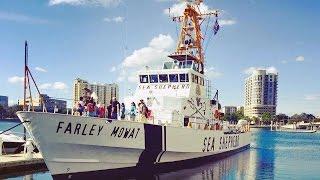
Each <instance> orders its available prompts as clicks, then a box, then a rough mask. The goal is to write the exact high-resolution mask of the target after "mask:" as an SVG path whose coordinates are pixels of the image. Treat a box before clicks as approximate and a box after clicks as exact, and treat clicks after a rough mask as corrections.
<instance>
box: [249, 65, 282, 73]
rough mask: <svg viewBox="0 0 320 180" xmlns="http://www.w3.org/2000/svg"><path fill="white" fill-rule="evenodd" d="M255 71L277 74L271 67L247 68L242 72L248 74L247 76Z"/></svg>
mask: <svg viewBox="0 0 320 180" xmlns="http://www.w3.org/2000/svg"><path fill="white" fill-rule="evenodd" d="M257 70H266V71H267V73H274V74H278V70H277V69H276V68H275V67H273V66H270V67H266V68H265V67H249V68H247V69H245V70H244V73H245V74H248V75H251V74H252V73H254V72H255V71H257Z"/></svg>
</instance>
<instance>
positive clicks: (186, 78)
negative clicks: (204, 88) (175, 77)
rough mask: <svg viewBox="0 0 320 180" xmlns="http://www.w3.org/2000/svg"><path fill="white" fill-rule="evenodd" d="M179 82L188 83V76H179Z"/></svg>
mask: <svg viewBox="0 0 320 180" xmlns="http://www.w3.org/2000/svg"><path fill="white" fill-rule="evenodd" d="M179 77H180V82H189V76H188V74H179Z"/></svg>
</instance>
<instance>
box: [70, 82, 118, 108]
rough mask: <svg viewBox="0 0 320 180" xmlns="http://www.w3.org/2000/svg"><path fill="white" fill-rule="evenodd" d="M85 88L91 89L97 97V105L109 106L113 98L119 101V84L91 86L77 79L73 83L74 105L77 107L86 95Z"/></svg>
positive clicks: (96, 84) (94, 84) (95, 84)
mask: <svg viewBox="0 0 320 180" xmlns="http://www.w3.org/2000/svg"><path fill="white" fill-rule="evenodd" d="M85 88H88V89H90V90H91V91H92V92H93V93H95V94H96V95H97V103H98V104H105V105H108V104H109V103H110V100H111V99H112V98H113V97H116V98H117V99H119V86H118V84H115V83H112V84H98V83H93V84H90V83H89V82H88V81H86V80H83V79H80V78H77V79H75V80H74V83H73V105H75V104H76V103H77V102H78V101H79V99H80V97H82V96H84V95H85V92H86V91H85Z"/></svg>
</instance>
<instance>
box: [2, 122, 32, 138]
mask: <svg viewBox="0 0 320 180" xmlns="http://www.w3.org/2000/svg"><path fill="white" fill-rule="evenodd" d="M26 122H30V121H23V122H21V123H19V124H17V125H15V126H13V127H11V128H9V129H7V130H5V131H2V132H0V135H1V134H4V133H6V132H8V131H10V130H11V129H14V128H16V127H18V126H20V125H21V124H23V123H26Z"/></svg>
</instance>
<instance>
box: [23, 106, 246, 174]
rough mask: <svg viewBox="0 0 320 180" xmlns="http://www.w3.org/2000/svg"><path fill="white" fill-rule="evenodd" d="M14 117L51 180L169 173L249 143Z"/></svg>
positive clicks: (217, 134)
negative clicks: (29, 136)
mask: <svg viewBox="0 0 320 180" xmlns="http://www.w3.org/2000/svg"><path fill="white" fill-rule="evenodd" d="M18 116H19V118H20V119H21V121H30V122H29V123H24V125H25V127H26V129H27V131H28V132H29V133H30V135H31V137H32V138H33V139H34V141H35V142H36V144H37V147H38V148H39V150H40V152H41V153H42V155H43V157H44V160H45V163H46V165H47V167H48V169H49V170H50V172H51V174H52V176H53V177H54V178H55V179H70V178H72V179H84V178H85V179H88V178H89V177H92V176H94V177H95V178H102V177H106V176H115V177H119V176H120V175H125V174H126V175H133V174H138V175H139V174H141V173H139V172H149V173H151V174H152V173H154V172H164V171H171V170H175V169H179V168H184V167H186V166H190V165H197V164H198V163H202V162H206V161H209V160H212V159H216V158H222V157H224V156H227V155H230V154H233V153H236V152H238V151H242V150H244V149H246V148H248V147H249V142H250V141H249V140H250V133H249V132H246V133H239V134H224V133H223V132H222V131H212V130H200V129H192V128H178V127H170V126H159V125H152V124H143V123H137V122H130V121H113V122H111V123H110V122H109V121H107V120H106V119H99V118H90V117H77V116H68V115H61V114H50V113H35V112H19V113H18ZM123 172H125V173H123ZM145 174H146V173H144V175H145Z"/></svg>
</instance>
